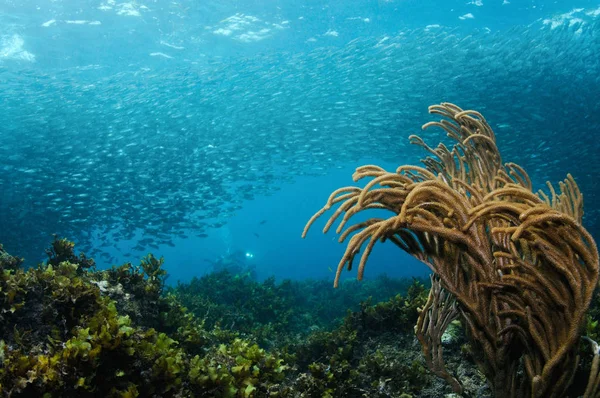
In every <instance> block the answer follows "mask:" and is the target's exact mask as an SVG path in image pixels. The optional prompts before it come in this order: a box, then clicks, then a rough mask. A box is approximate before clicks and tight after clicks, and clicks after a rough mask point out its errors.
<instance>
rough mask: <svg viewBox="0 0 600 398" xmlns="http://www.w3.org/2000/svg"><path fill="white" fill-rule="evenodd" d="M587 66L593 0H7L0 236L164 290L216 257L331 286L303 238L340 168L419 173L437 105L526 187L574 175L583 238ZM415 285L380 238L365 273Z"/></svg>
mask: <svg viewBox="0 0 600 398" xmlns="http://www.w3.org/2000/svg"><path fill="white" fill-rule="evenodd" d="M599 53H600V5H599V4H598V2H593V1H566V0H564V1H553V2H550V1H517V0H512V1H507V0H499V1H490V0H474V1H460V2H447V1H444V2H441V1H402V0H396V1H393V0H389V1H383V0H379V1H355V2H352V4H351V5H349V4H348V2H342V1H307V2H302V3H298V2H283V1H265V2H244V1H218V2H194V1H171V2H157V1H132V2H127V1H123V2H121V1H117V0H106V1H85V2H81V1H77V2H76V1H53V2H40V1H16V0H15V1H7V0H4V1H2V2H0V139H1V142H2V145H1V146H0V243H3V244H4V246H5V248H6V249H7V250H8V251H9V252H11V253H13V254H15V255H21V256H24V257H25V258H26V261H27V263H29V264H35V263H36V262H38V261H41V260H42V259H43V258H44V247H47V246H48V244H49V242H50V241H51V239H52V234H54V233H56V234H58V235H60V236H65V237H68V238H70V239H73V240H75V241H76V242H77V244H78V248H80V249H82V250H85V251H86V252H88V253H89V254H91V255H92V256H93V257H94V258H95V259H96V261H97V263H98V264H99V266H101V267H107V266H110V265H112V264H120V263H122V262H125V261H134V262H135V261H137V260H138V259H139V258H140V257H141V256H143V255H145V254H146V253H148V252H153V253H154V254H156V255H162V256H164V257H165V259H166V269H167V270H168V272H169V273H170V274H171V278H170V281H176V280H188V279H189V278H190V277H192V276H194V275H199V274H203V273H205V272H208V271H210V270H211V264H212V263H213V262H215V261H217V259H219V258H221V257H223V256H238V257H240V258H241V260H242V261H245V262H248V263H249V264H252V265H253V266H255V267H256V270H257V273H258V275H259V276H260V277H268V276H270V275H275V276H276V277H277V278H299V279H303V278H309V277H318V278H320V277H325V278H331V279H333V273H334V271H335V268H336V266H337V263H338V261H339V258H340V257H341V254H342V253H343V250H344V246H343V245H340V244H338V243H337V240H336V239H337V237H336V236H335V235H334V234H332V233H329V234H327V235H322V234H320V231H319V229H320V228H321V227H322V225H323V223H324V222H322V223H319V224H318V225H317V227H318V228H313V230H311V232H310V234H309V236H308V238H307V239H305V240H302V239H300V233H301V232H302V229H303V227H304V224H305V223H306V221H307V220H308V219H309V218H310V216H311V215H312V214H313V213H314V212H315V211H317V210H318V209H319V208H321V206H323V204H324V203H325V201H326V199H327V197H328V196H329V194H330V192H332V191H333V190H334V189H336V188H337V187H340V186H344V185H351V184H353V182H352V180H351V174H352V172H353V170H354V168H355V167H356V166H359V165H362V164H369V163H373V164H379V165H381V166H384V167H385V168H387V169H394V168H395V167H396V166H397V165H400V164H417V163H418V161H419V159H420V158H421V157H423V156H425V154H424V153H422V151H420V150H419V149H418V148H416V147H413V146H411V145H409V142H408V136H409V135H410V134H417V133H419V132H420V126H421V125H422V124H423V123H425V122H427V121H429V120H431V116H429V115H428V114H427V106H428V105H432V104H436V103H440V102H443V101H450V102H454V103H456V104H457V105H459V106H461V107H463V108H465V109H467V108H469V109H476V110H479V111H481V112H482V113H483V114H484V115H485V116H486V118H487V119H488V121H489V122H490V123H491V125H492V127H493V128H494V129H495V131H496V134H497V139H498V144H499V147H500V150H501V152H502V154H503V157H504V160H505V161H512V162H516V163H518V164H520V165H522V166H523V167H524V168H525V169H526V170H527V171H528V172H529V174H530V176H531V177H532V179H533V180H534V182H535V185H536V187H538V188H543V187H544V182H545V181H546V180H550V181H552V182H558V181H559V180H562V179H564V178H565V176H566V174H567V173H571V174H573V176H574V177H575V179H576V181H577V182H578V184H579V185H580V187H581V189H582V192H583V194H584V198H585V199H584V200H585V211H586V216H585V218H584V224H585V226H586V227H587V228H588V229H589V230H590V231H591V232H592V234H594V235H595V236H598V235H599V234H600V227H599V222H600V196H599V188H598V176H599V170H600V158H599V157H598V153H599V152H600V140H599V139H598V132H599V131H600V116H599V114H600V113H599V112H600V99H599V97H598V93H599V92H600V57H598V54H599ZM432 134H433V133H427V134H423V137H424V138H425V139H426V141H427V142H429V143H430V144H431V145H435V144H437V142H438V141H439V140H443V139H444V137H443V135H442V134H441V133H439V134H438V135H435V134H433V135H434V136H432ZM321 221H323V220H321ZM427 272H428V271H427V269H426V268H425V266H423V265H421V264H419V263H417V262H416V261H415V260H413V259H411V258H410V257H408V256H405V255H404V254H403V253H401V252H400V251H399V250H398V249H397V248H395V247H392V246H391V245H386V244H382V245H379V246H378V247H376V250H375V251H374V253H373V255H372V256H371V259H370V261H369V266H368V267H367V273H366V277H368V278H371V277H374V276H376V275H378V274H380V273H387V274H390V275H404V276H408V275H424V274H426V273H427ZM354 276H355V274H354V273H347V274H346V275H345V277H348V278H353V277H354Z"/></svg>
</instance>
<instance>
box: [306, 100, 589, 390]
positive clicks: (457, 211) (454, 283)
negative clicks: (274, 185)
mask: <svg viewBox="0 0 600 398" xmlns="http://www.w3.org/2000/svg"><path fill="white" fill-rule="evenodd" d="M429 112H430V113H432V114H437V115H440V116H441V120H440V121H435V122H430V123H427V124H425V125H424V126H423V129H427V128H430V127H434V126H437V127H441V128H442V129H443V130H444V131H445V132H446V133H447V134H448V136H449V137H450V138H451V139H452V140H453V141H454V144H453V146H452V147H451V148H449V147H447V146H445V145H444V144H439V145H438V146H437V147H435V148H432V147H430V146H428V145H427V144H425V142H424V141H423V140H422V139H421V138H420V137H418V136H414V135H413V136H410V140H411V142H412V143H413V144H416V145H419V146H421V147H422V148H424V149H425V150H426V151H427V152H429V156H428V157H426V158H425V159H423V160H422V162H423V164H424V167H417V166H400V167H398V168H397V169H396V171H395V172H387V171H385V170H384V169H382V168H380V167H378V166H373V165H368V166H362V167H359V168H358V169H357V170H356V172H355V173H354V175H353V178H354V181H358V180H360V179H363V178H367V177H369V178H371V180H370V181H369V182H368V183H367V184H366V186H365V187H364V188H358V187H346V188H341V189H338V190H336V191H335V192H333V193H332V194H331V196H330V197H329V199H328V200H327V203H326V205H325V206H324V207H323V208H322V209H321V210H320V211H319V212H317V213H316V214H315V215H314V216H313V217H312V218H311V219H310V220H309V222H308V223H307V225H306V227H305V229H304V232H303V234H302V236H303V237H304V236H305V235H306V233H307V231H308V229H309V228H310V226H311V225H312V224H313V223H314V221H315V220H316V219H317V218H318V217H320V216H321V215H323V214H324V213H325V212H326V211H328V210H330V209H332V208H333V207H334V206H336V205H339V206H338V207H337V209H336V211H335V212H334V213H333V215H332V216H331V217H330V218H329V220H328V222H327V224H326V226H325V228H324V232H327V231H328V230H329V229H330V228H331V227H332V225H333V224H334V223H335V221H337V220H339V219H341V221H340V223H339V225H338V227H337V230H336V232H337V233H338V234H340V242H343V241H345V240H346V239H347V238H349V241H348V243H347V247H346V251H345V253H344V255H343V257H342V259H341V261H340V263H339V265H338V268H337V273H336V277H335V286H337V284H338V282H339V278H340V274H341V272H342V270H343V268H344V267H346V266H347V268H348V269H351V268H352V264H353V261H354V259H355V257H356V256H357V254H358V253H359V252H360V250H361V249H363V248H364V250H363V253H362V256H361V258H360V261H359V265H358V279H361V278H362V276H363V273H364V267H365V264H366V260H367V258H368V256H369V254H370V253H371V250H372V249H373V246H374V244H375V242H377V241H385V240H389V241H391V242H393V243H394V244H396V245H397V246H398V247H400V248H401V249H402V250H404V251H406V252H408V253H410V254H411V255H413V256H414V257H416V258H418V259H419V260H421V261H422V262H424V263H425V264H427V266H428V267H429V268H430V269H431V270H432V271H433V273H434V274H435V280H434V282H435V284H439V286H436V288H435V289H432V292H431V293H430V300H429V303H428V305H427V306H426V308H424V310H423V311H422V312H421V314H420V319H419V322H418V324H417V328H416V330H417V336H418V337H419V340H420V341H421V343H422V344H423V349H424V353H425V355H426V359H427V362H428V365H429V366H430V367H431V368H432V371H434V373H436V374H437V375H439V376H441V377H444V378H445V379H446V380H448V381H449V382H450V383H451V385H452V386H453V389H454V390H455V391H457V392H459V391H461V390H462V387H461V386H460V383H459V382H458V381H457V380H456V379H454V378H453V377H452V376H451V375H450V374H449V373H448V372H447V371H446V370H445V368H444V363H443V360H442V358H441V347H440V346H439V337H440V336H441V333H443V331H444V329H445V328H446V326H447V325H448V323H449V321H448V319H451V318H452V319H453V318H455V317H459V318H460V319H461V321H462V322H463V324H464V325H466V329H467V331H468V337H469V340H470V343H471V345H472V346H473V348H474V349H475V350H476V352H477V353H478V355H477V356H476V360H477V362H478V365H479V368H480V369H481V371H482V372H483V373H484V374H485V376H486V378H487V380H488V383H489V384H490V387H491V389H492V391H493V392H494V395H495V396H496V397H544V398H546V397H562V396H564V393H565V391H566V389H567V388H568V387H569V385H570V384H571V382H572V378H573V376H574V373H575V370H576V367H577V363H578V356H577V352H576V348H577V342H578V339H579V337H580V330H581V327H582V322H583V320H584V315H585V312H586V311H587V309H588V306H589V304H590V300H591V297H592V293H593V291H594V288H595V287H596V285H597V283H598V267H599V264H598V250H597V247H596V243H595V242H594V240H593V238H592V237H591V236H590V234H589V233H588V232H587V231H586V230H585V228H583V226H582V225H581V221H582V216H583V199H582V195H581V192H580V191H579V188H578V187H577V184H576V183H575V180H574V179H573V177H572V176H571V175H567V178H566V179H565V180H564V181H563V182H560V184H559V189H558V190H555V189H554V188H553V187H552V185H550V184H548V187H549V193H548V194H546V193H544V192H541V191H540V192H537V193H534V192H533V191H532V187H531V180H530V179H529V176H528V175H527V173H526V172H525V170H523V168H521V167H520V166H518V165H516V164H514V163H505V164H503V163H502V159H501V156H500V153H499V151H498V147H497V146H496V137H495V135H494V132H493V131H492V129H491V127H490V126H489V124H488V123H487V122H486V120H485V119H484V117H483V116H482V115H481V114H480V113H478V112H475V111H464V110H462V109H461V108H459V107H458V106H456V105H453V104H450V103H442V104H441V105H434V106H431V107H430V108H429ZM368 209H380V210H381V209H383V210H388V211H389V212H390V216H389V217H388V218H369V219H367V220H366V221H362V222H357V223H354V224H349V221H350V218H351V217H352V216H353V215H355V214H357V213H359V212H363V211H364V210H368ZM444 292H447V293H444ZM440 300H443V302H440ZM454 300H455V301H456V303H455V304H454ZM432 353H435V355H434V356H432V355H433V354H432ZM588 390H591V389H588Z"/></svg>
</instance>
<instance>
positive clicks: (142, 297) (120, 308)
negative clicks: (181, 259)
mask: <svg viewBox="0 0 600 398" xmlns="http://www.w3.org/2000/svg"><path fill="white" fill-rule="evenodd" d="M73 248H74V245H73V244H72V242H69V241H67V240H64V239H58V238H55V240H54V242H53V245H52V249H50V250H49V251H48V254H49V260H48V262H47V263H45V264H40V265H38V266H37V267H33V268H30V269H27V270H24V269H22V268H19V267H18V265H19V264H20V261H19V260H18V259H16V260H15V258H14V257H12V256H9V255H8V254H7V253H6V252H4V251H3V250H2V251H0V273H1V274H0V275H1V278H0V296H1V298H2V299H1V301H0V335H1V336H2V338H1V340H0V395H1V396H39V397H59V396H60V397H86V396H89V397H92V396H106V397H136V396H160V397H175V396H223V397H258V396H269V395H273V394H275V393H276V390H277V389H278V388H279V387H278V382H279V381H280V380H282V379H283V378H284V375H285V372H286V370H287V369H288V367H287V365H286V364H285V363H284V360H283V358H282V357H281V356H280V355H279V354H278V353H276V352H267V351H265V350H263V349H261V348H260V347H258V345H256V344H255V343H254V342H252V341H249V340H246V339H243V338H240V337H238V336H237V335H236V334H235V333H228V332H223V331H221V330H220V329H218V328H216V329H213V330H210V331H209V330H206V329H205V328H204V326H203V324H202V322H201V321H199V320H198V319H197V318H196V317H194V316H193V315H191V314H190V313H189V312H188V311H187V310H186V309H185V308H184V307H183V306H181V304H179V303H178V302H177V300H175V299H174V298H173V297H172V296H169V295H165V294H163V290H164V279H165V277H166V272H165V271H164V270H163V268H162V264H163V262H162V259H156V258H155V257H153V256H151V255H149V256H148V257H146V258H145V259H143V260H142V262H141V264H140V265H139V266H137V267H134V266H132V265H131V264H125V265H123V266H120V267H113V268H112V269H110V270H106V271H97V270H95V267H94V264H93V260H89V259H87V258H86V257H85V256H84V255H80V256H75V255H74V253H73Z"/></svg>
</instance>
